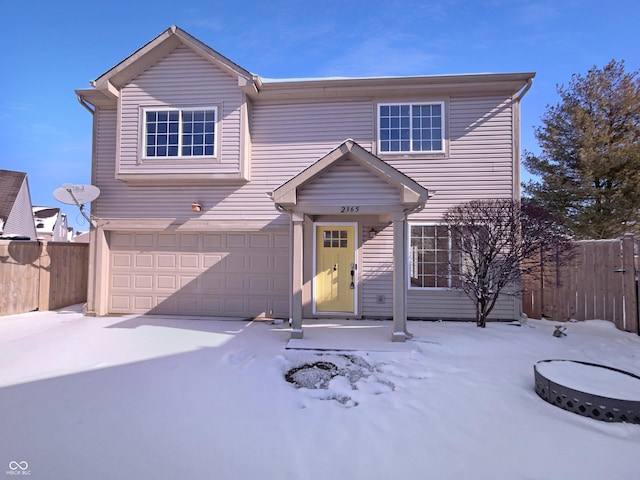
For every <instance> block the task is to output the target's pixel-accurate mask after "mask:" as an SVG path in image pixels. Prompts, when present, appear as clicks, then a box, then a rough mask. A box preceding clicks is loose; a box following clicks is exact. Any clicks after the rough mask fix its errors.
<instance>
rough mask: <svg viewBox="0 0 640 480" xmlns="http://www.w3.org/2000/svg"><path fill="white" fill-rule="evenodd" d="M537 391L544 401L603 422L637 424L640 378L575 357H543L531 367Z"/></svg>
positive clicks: (639, 412)
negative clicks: (543, 358) (577, 359)
mask: <svg viewBox="0 0 640 480" xmlns="http://www.w3.org/2000/svg"><path fill="white" fill-rule="evenodd" d="M533 371H534V374H535V382H536V387H535V388H536V393H537V394H538V395H539V396H540V397H541V398H543V399H544V400H546V401H547V402H549V403H551V404H553V405H556V406H557V407H560V408H563V409H565V410H569V411H570V412H574V413H577V414H578V415H584V416H585V417H591V418H595V419H597V420H604V421H605V422H627V423H639V424H640V377H638V376H637V375H634V374H632V373H629V372H625V371H624V370H618V369H617V368H611V367H606V366H604V365H596V364H593V363H587V362H578V361H574V360H542V361H540V362H538V363H536V364H535V365H534V366H533Z"/></svg>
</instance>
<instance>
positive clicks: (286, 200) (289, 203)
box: [269, 139, 429, 210]
mask: <svg viewBox="0 0 640 480" xmlns="http://www.w3.org/2000/svg"><path fill="white" fill-rule="evenodd" d="M346 158H349V159H351V160H353V161H355V162H356V163H358V164H359V165H360V166H362V167H363V168H365V169H367V170H368V171H370V172H371V173H373V174H375V175H376V176H378V177H379V178H381V179H382V180H383V181H385V182H387V183H388V184H389V185H391V186H393V187H394V188H395V189H397V190H398V193H399V198H400V203H401V205H402V206H403V209H404V210H415V209H420V208H422V207H424V205H425V203H426V201H427V199H428V198H429V191H428V190H427V189H426V188H424V187H423V186H422V185H420V184H419V183H417V182H416V181H414V180H413V179H411V178H410V177H408V176H407V175H405V174H404V173H402V172H400V171H399V170H397V169H395V168H394V167H392V166H391V165H389V164H388V163H387V162H385V161H384V160H382V159H380V158H378V157H377V156H376V155H374V154H372V153H370V152H369V151H367V150H366V149H364V148H363V147H361V146H360V145H359V144H357V143H356V142H355V141H354V140H351V139H348V140H345V141H344V142H343V143H342V144H340V145H339V146H338V147H336V148H335V149H334V150H332V151H331V152H329V153H328V154H327V155H325V156H324V157H322V158H320V159H319V160H317V161H316V162H315V163H313V164H311V165H310V166H309V167H307V168H306V169H304V170H303V171H302V172H300V173H298V174H297V175H295V176H294V177H292V178H291V179H289V180H288V181H287V182H285V183H283V184H282V185H280V186H279V187H277V188H276V189H275V190H273V191H272V192H271V193H270V194H269V195H270V196H271V199H272V200H273V202H274V203H275V204H276V206H277V207H278V208H281V209H284V210H293V209H295V207H296V205H297V204H298V194H299V192H300V190H301V189H302V188H303V187H304V186H305V185H308V184H310V183H311V182H313V181H314V180H316V179H318V178H319V177H321V176H322V175H323V174H324V173H326V172H327V170H328V169H329V168H331V167H332V166H333V165H335V164H336V163H338V162H341V161H343V160H345V159H346Z"/></svg>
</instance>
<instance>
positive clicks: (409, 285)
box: [407, 221, 456, 292]
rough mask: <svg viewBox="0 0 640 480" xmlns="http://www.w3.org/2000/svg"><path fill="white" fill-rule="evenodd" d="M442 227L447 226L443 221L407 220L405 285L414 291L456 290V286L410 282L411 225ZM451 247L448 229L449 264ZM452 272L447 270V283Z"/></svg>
mask: <svg viewBox="0 0 640 480" xmlns="http://www.w3.org/2000/svg"><path fill="white" fill-rule="evenodd" d="M424 226H429V227H444V226H447V225H446V224H445V223H438V222H419V221H416V222H407V228H408V229H409V231H408V232H407V287H408V289H409V290H416V291H422V292H424V291H451V290H456V287H452V286H449V287H418V286H414V285H412V284H411V273H412V272H411V267H412V262H411V260H412V256H413V252H412V251H411V227H424ZM451 247H452V239H451V231H450V230H449V245H448V253H449V265H450V264H451ZM452 275H453V274H452V273H451V272H449V276H448V280H449V284H451V280H452Z"/></svg>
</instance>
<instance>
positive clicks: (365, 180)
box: [298, 159, 400, 208]
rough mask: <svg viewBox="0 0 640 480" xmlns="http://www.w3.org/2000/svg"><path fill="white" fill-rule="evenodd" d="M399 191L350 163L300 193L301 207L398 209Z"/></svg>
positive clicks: (341, 163)
mask: <svg viewBox="0 0 640 480" xmlns="http://www.w3.org/2000/svg"><path fill="white" fill-rule="evenodd" d="M399 202H400V199H399V193H398V190H396V189H395V188H394V187H393V186H391V185H389V184H388V183H387V182H385V181H384V180H382V179H381V178H380V177H378V176H376V175H375V174H373V173H372V172H370V171H369V170H367V169H366V168H364V167H362V166H361V165H359V164H358V163H357V162H355V161H353V160H350V159H346V160H344V161H342V162H339V163H338V164H337V165H334V166H332V167H331V168H330V169H328V171H326V172H324V173H323V175H322V177H320V178H319V179H318V180H316V181H314V182H312V183H310V184H309V185H305V186H304V187H303V188H302V190H301V191H300V192H299V193H298V205H299V206H300V207H305V206H309V205H318V204H319V203H322V204H324V205H343V206H351V207H354V206H364V205H396V204H398V203H399ZM354 208H355V207H354Z"/></svg>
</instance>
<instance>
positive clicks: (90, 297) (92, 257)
mask: <svg viewBox="0 0 640 480" xmlns="http://www.w3.org/2000/svg"><path fill="white" fill-rule="evenodd" d="M76 98H77V99H78V102H79V103H80V105H82V106H83V107H84V108H85V109H86V110H87V111H88V112H89V113H90V114H91V116H92V117H93V123H94V134H95V121H96V120H95V118H96V117H95V113H96V110H95V107H93V108H91V107H92V105H91V104H90V103H88V102H87V101H86V100H85V99H84V98H83V97H82V95H76ZM92 137H94V138H92V140H91V141H92V142H95V135H92ZM94 148H95V147H94ZM92 155H93V153H92ZM69 193H71V191H70V190H69ZM71 196H72V197H73V199H74V200H75V201H76V204H78V201H77V199H76V198H75V197H74V196H73V194H71ZM79 207H80V213H82V215H83V216H84V217H85V218H87V215H86V214H85V213H84V212H83V211H82V206H81V205H79ZM87 219H88V220H89V225H90V226H91V227H93V228H91V227H90V228H89V266H88V273H87V274H88V277H89V278H88V285H87V303H85V304H84V308H83V310H84V313H85V315H88V316H93V317H95V316H97V313H96V301H95V296H96V290H97V288H98V287H97V279H96V275H95V265H96V263H97V251H96V250H97V242H98V228H97V225H95V224H94V222H92V221H91V219H90V218H87Z"/></svg>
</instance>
